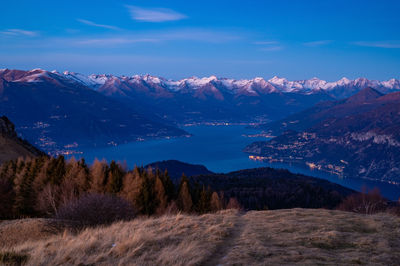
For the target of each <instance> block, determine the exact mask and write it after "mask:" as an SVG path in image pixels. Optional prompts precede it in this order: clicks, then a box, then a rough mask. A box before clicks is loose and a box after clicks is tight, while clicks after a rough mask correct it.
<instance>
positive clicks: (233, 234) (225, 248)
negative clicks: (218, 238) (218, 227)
mask: <svg viewBox="0 0 400 266" xmlns="http://www.w3.org/2000/svg"><path fill="white" fill-rule="evenodd" d="M244 214H245V213H244V212H240V213H238V216H237V219H236V222H235V226H234V227H233V228H232V229H231V230H230V233H229V235H228V236H227V237H226V238H225V239H224V240H223V241H222V242H221V243H219V244H218V245H217V247H216V249H215V251H214V252H213V253H212V254H211V255H210V256H209V257H208V258H206V259H205V260H204V261H203V262H202V263H201V265H210V266H211V265H222V264H221V263H222V261H223V260H224V258H225V257H226V256H227V255H228V254H229V251H231V249H232V248H233V247H234V246H235V245H236V244H237V241H236V240H237V239H238V238H239V237H240V235H241V234H242V232H243V230H244V228H245V226H246V221H245V219H244V218H243V215H244Z"/></svg>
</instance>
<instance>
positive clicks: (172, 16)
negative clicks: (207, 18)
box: [127, 6, 187, 22]
mask: <svg viewBox="0 0 400 266" xmlns="http://www.w3.org/2000/svg"><path fill="white" fill-rule="evenodd" d="M127 7H128V9H129V12H130V14H131V17H132V19H134V20H138V21H144V22H166V21H176V20H182V19H185V18H187V16H186V15H184V14H182V13H179V12H177V11H174V10H172V9H168V8H142V7H137V6H127Z"/></svg>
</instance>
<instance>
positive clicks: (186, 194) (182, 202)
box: [178, 175, 193, 212]
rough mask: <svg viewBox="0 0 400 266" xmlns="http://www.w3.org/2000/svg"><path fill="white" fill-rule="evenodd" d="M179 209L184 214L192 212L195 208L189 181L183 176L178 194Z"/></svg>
mask: <svg viewBox="0 0 400 266" xmlns="http://www.w3.org/2000/svg"><path fill="white" fill-rule="evenodd" d="M178 207H179V208H180V209H181V210H182V211H184V212H191V211H192V207H193V201H192V196H191V195H190V190H189V180H188V179H187V177H186V176H185V175H182V178H181V182H180V185H179V193H178Z"/></svg>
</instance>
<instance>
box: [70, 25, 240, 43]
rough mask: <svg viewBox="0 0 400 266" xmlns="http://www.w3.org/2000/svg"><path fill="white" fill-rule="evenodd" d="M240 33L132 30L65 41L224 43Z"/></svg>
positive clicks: (200, 30) (190, 30)
mask: <svg viewBox="0 0 400 266" xmlns="http://www.w3.org/2000/svg"><path fill="white" fill-rule="evenodd" d="M241 38H242V37H241V36H240V34H237V33H231V32H224V31H215V30H208V29H201V28H199V29H197V28H187V29H180V30H164V31H151V32H132V33H126V34H117V35H115V34H114V35H109V36H98V37H95V38H83V39H76V38H72V39H69V40H68V39H66V40H65V43H71V44H73V45H74V46H76V45H83V46H84V45H94V46H107V45H108V46H121V45H129V44H135V43H157V42H172V41H193V42H206V43H225V42H229V41H235V40H238V39H241Z"/></svg>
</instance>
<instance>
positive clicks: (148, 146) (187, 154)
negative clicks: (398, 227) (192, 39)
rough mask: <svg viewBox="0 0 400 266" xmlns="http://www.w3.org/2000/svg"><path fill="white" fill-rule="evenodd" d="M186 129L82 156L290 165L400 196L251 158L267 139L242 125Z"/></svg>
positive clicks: (226, 168) (222, 167)
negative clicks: (256, 144) (254, 145)
mask: <svg viewBox="0 0 400 266" xmlns="http://www.w3.org/2000/svg"><path fill="white" fill-rule="evenodd" d="M184 129H185V130H186V131H187V132H189V133H191V134H192V135H193V136H192V137H190V138H174V139H161V140H149V141H143V142H132V143H128V144H123V145H118V146H111V147H104V148H95V149H89V150H83V155H82V157H84V158H85V160H86V161H87V162H88V163H92V162H93V161H94V159H95V158H97V159H106V160H107V161H111V160H116V161H120V162H123V161H126V163H127V165H128V167H129V168H132V167H133V166H134V165H138V166H142V165H143V166H144V165H146V164H148V163H152V162H155V161H162V160H169V159H174V160H179V161H183V162H187V163H193V164H202V165H205V166H206V167H207V168H208V169H209V170H211V171H213V172H218V173H226V172H230V171H235V170H240V169H246V168H256V167H263V166H270V167H274V168H287V169H289V170H290V171H292V172H294V173H302V174H306V175H311V176H316V177H319V178H323V179H327V180H329V181H331V182H335V183H338V184H341V185H343V186H345V187H349V188H352V189H355V190H358V191H360V190H361V189H362V187H363V186H365V187H367V188H368V189H372V188H374V187H378V188H379V189H380V190H381V193H382V194H383V195H384V196H385V197H387V198H389V199H392V200H397V199H398V198H399V197H400V187H399V186H395V185H390V184H386V183H382V182H373V181H366V180H365V181H364V180H359V179H349V178H346V179H340V178H338V177H337V176H334V175H329V174H325V173H322V172H319V171H310V170H308V169H305V168H304V169H303V168H299V167H296V166H292V165H285V164H268V163H262V162H256V161H253V160H250V159H249V158H248V155H247V154H246V153H244V152H242V150H243V148H244V147H245V146H246V145H247V144H250V143H251V142H253V141H258V140H266V138H263V137H257V138H249V137H245V136H244V135H247V134H255V133H258V132H257V131H254V130H252V129H247V128H246V126H243V125H229V126H204V125H202V126H190V127H184Z"/></svg>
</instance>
